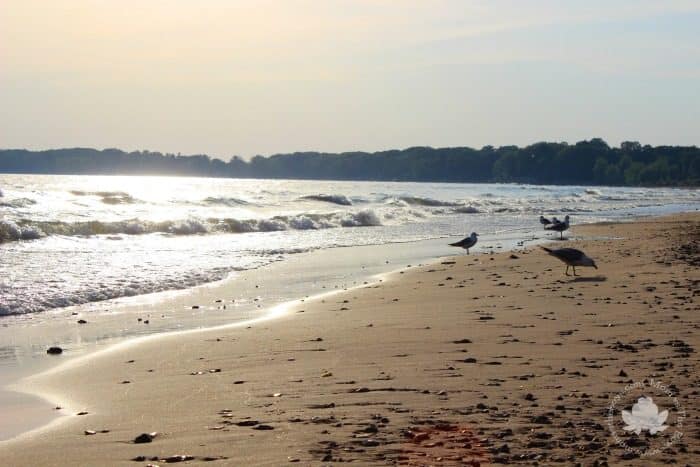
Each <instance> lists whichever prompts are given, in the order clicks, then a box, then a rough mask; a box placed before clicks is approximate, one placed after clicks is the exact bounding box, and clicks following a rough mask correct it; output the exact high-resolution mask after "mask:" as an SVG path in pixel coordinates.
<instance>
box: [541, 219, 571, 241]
mask: <svg viewBox="0 0 700 467" xmlns="http://www.w3.org/2000/svg"><path fill="white" fill-rule="evenodd" d="M554 219H555V221H556V222H554V223H553V224H552V225H549V226H545V230H554V231H555V232H559V238H562V239H563V238H564V231H565V230H569V216H566V217H565V218H564V222H559V221H557V218H556V217H555V218H554Z"/></svg>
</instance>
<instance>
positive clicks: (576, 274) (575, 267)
mask: <svg viewBox="0 0 700 467" xmlns="http://www.w3.org/2000/svg"><path fill="white" fill-rule="evenodd" d="M571 267H572V268H574V276H577V275H578V274H576V266H571Z"/></svg>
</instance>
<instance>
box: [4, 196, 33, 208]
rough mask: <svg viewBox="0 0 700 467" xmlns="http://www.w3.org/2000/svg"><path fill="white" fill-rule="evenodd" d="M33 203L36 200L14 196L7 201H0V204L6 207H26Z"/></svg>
mask: <svg viewBox="0 0 700 467" xmlns="http://www.w3.org/2000/svg"><path fill="white" fill-rule="evenodd" d="M33 204H36V201H34V200H33V199H31V198H15V199H11V200H7V201H0V206H2V207H6V208H26V207H27V206H31V205H33Z"/></svg>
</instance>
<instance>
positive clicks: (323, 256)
mask: <svg viewBox="0 0 700 467" xmlns="http://www.w3.org/2000/svg"><path fill="white" fill-rule="evenodd" d="M443 243H444V240H443V239H442V238H438V239H431V240H421V241H418V242H402V243H393V244H390V245H365V246H353V247H339V248H334V249H321V250H316V251H312V252H307V253H302V254H301V255H293V256H291V257H290V258H287V259H285V261H282V262H273V263H271V264H268V265H265V266H263V267H262V268H256V269H251V270H247V271H243V272H241V273H240V274H238V275H236V276H234V277H232V278H229V279H228V280H223V281H218V282H216V283H210V284H202V285H200V286H197V287H194V288H192V289H185V290H177V291H168V292H161V293H158V294H151V295H145V296H136V297H130V298H128V299H126V300H116V301H115V300H111V301H108V302H107V303H106V304H105V303H104V302H97V303H94V304H86V305H79V306H73V307H68V308H65V309H62V310H57V311H54V312H53V315H51V316H50V317H46V316H39V317H35V316H24V315H20V316H16V317H15V316H13V317H8V318H9V319H17V318H19V320H17V321H15V324H21V325H22V327H23V328H26V327H30V328H32V327H33V328H34V329H39V331H38V333H34V334H32V335H29V336H28V337H27V339H29V341H28V344H27V345H31V346H32V348H33V347H34V342H35V341H37V340H39V339H41V340H45V339H46V337H44V336H48V340H47V341H46V343H47V345H50V344H56V345H61V346H62V347H63V348H64V349H66V346H68V353H64V354H63V355H62V356H61V357H59V358H66V356H68V358H69V360H68V361H66V362H59V363H58V365H53V363H54V361H55V359H56V357H49V358H48V359H47V358H46V355H45V352H44V349H43V348H40V349H39V350H38V351H35V354H34V355H28V357H29V358H26V359H25V360H27V361H28V362H29V363H27V364H26V365H25V367H24V368H23V370H22V372H21V373H18V374H17V375H18V376H16V377H15V378H14V379H13V373H10V374H9V375H8V374H7V369H5V370H4V374H5V377H6V378H7V377H8V376H9V377H10V380H9V381H7V380H6V382H5V384H4V385H3V387H2V388H0V401H5V400H6V399H9V401H11V403H12V404H14V401H15V399H16V397H17V396H23V395H26V397H25V403H29V402H30V401H32V400H33V401H34V402H39V403H40V404H35V407H33V409H34V410H33V411H32V413H41V411H40V409H42V410H44V411H53V408H54V407H56V406H61V407H64V408H66V407H68V404H67V403H66V401H65V400H63V398H62V397H54V396H53V395H45V394H37V393H34V392H32V391H25V390H22V389H20V386H21V382H22V381H24V380H31V379H32V378H34V377H38V376H40V375H44V374H47V375H48V374H51V373H55V372H58V371H60V370H61V369H64V368H67V367H70V365H71V364H72V362H77V363H79V362H81V361H84V360H86V359H89V358H90V357H92V356H98V355H100V354H101V353H103V352H111V351H113V350H115V349H119V348H123V347H125V346H129V345H132V344H134V345H135V344H138V343H139V342H145V341H148V340H150V339H154V338H158V337H163V336H168V335H171V334H172V335H177V334H187V333H188V332H199V331H207V330H215V329H226V328H229V327H233V328H235V327H238V326H244V325H247V324H255V323H256V322H259V321H265V320H268V319H271V318H274V316H271V315H274V314H275V311H274V310H275V309H277V308H280V307H284V306H289V305H290V304H291V303H294V302H297V301H298V300H302V301H304V300H308V299H309V298H310V297H315V296H323V295H325V294H331V293H337V292H339V291H342V290H343V288H345V289H352V288H355V287H358V286H361V285H363V283H364V284H366V283H367V281H371V280H377V279H376V278H377V277H383V276H385V275H386V274H388V273H390V272H392V271H398V270H400V269H402V268H404V267H405V266H406V263H405V262H406V258H405V257H404V256H406V254H405V253H404V250H405V249H406V248H407V246H408V245H411V246H415V245H423V246H422V247H421V248H422V250H424V252H422V253H418V254H416V253H412V254H411V255H412V256H413V258H412V259H417V260H419V261H423V262H426V260H428V261H436V260H437V259H436V256H435V251H436V245H437V246H438V248H437V250H439V249H440V248H441V247H442V246H444V245H443ZM384 247H386V249H388V250H389V251H382V252H381V253H380V254H382V255H383V258H382V259H381V260H380V259H377V258H375V259H372V257H374V256H376V255H377V253H378V250H379V249H382V250H385V248H384ZM421 248H419V250H421ZM442 249H443V250H445V248H442ZM353 252H354V253H355V254H352V253H353ZM331 255H332V256H333V257H335V258H334V260H335V262H334V263H332V264H335V265H336V267H338V270H337V271H340V272H337V271H336V276H337V277H329V278H328V279H327V280H325V281H316V280H315V279H314V278H313V277H312V278H311V279H309V278H308V276H309V274H308V273H305V272H304V271H303V270H300V269H299V266H297V265H295V263H307V262H309V261H310V263H311V264H321V265H325V268H326V269H329V268H330V266H329V265H328V264H327V261H328V259H327V257H328V256H331ZM351 256H352V258H351V259H346V258H347V257H351ZM384 258H386V259H384ZM397 262H398V267H397ZM345 263H347V264H345ZM301 267H302V268H304V266H301ZM280 269H281V270H282V272H281V273H282V274H289V273H290V271H291V273H292V274H299V278H297V282H298V281H302V280H304V279H309V281H313V284H312V285H311V287H310V288H309V287H305V288H303V290H302V289H299V290H297V289H293V291H292V292H290V293H291V295H290V293H286V295H285V293H284V292H282V293H280V292H278V293H276V294H274V295H273V296H270V295H264V296H259V295H258V296H257V297H256V298H255V299H254V300H253V298H252V297H254V296H255V294H258V293H260V292H259V291H260V290H261V289H267V288H269V287H267V286H266V277H269V276H270V274H271V273H272V272H276V273H277V274H279V273H280ZM350 269H353V270H354V269H357V270H358V271H361V272H359V273H358V272H353V273H352V274H348V273H347V271H349V270H350ZM285 271H286V272H285ZM313 274H315V273H312V275H313ZM273 276H274V274H273ZM268 282H269V281H268ZM253 284H256V285H255V286H253ZM258 287H260V289H259V288H258ZM230 294H233V295H235V296H236V303H234V304H233V305H232V304H229V309H231V308H232V306H233V307H234V308H233V311H232V312H231V313H234V314H233V315H232V314H230V313H225V314H222V315H218V316H212V315H211V314H210V313H211V312H212V311H213V309H217V310H218V309H219V308H221V306H219V305H220V304H218V303H216V302H218V301H220V300H217V299H216V298H217V297H220V296H222V295H224V296H225V295H229V296H230ZM309 294H312V295H309ZM292 295H293V296H294V297H295V298H290V297H291V296H292ZM285 296H286V297H287V298H285ZM238 297H244V298H243V299H242V300H239V299H238ZM298 297H302V298H301V299H300V298H298ZM258 300H260V302H258ZM264 302H272V304H271V305H268V306H264V308H261V306H263V305H259V304H257V303H264ZM194 303H198V304H200V305H197V308H201V310H203V311H202V318H203V319H204V321H203V322H200V318H199V317H198V316H195V317H194V318H193V317H188V313H189V310H190V309H191V308H192V306H191V305H192V304H194ZM207 303H208V304H209V305H206V304H207ZM202 304H204V305H202ZM239 307H242V308H240V309H239ZM103 308H109V309H114V310H116V311H114V312H110V313H108V314H106V315H100V314H99V312H98V311H97V310H98V309H103ZM223 308H226V306H223ZM173 309H176V310H177V309H180V310H181V311H180V312H179V314H178V313H176V312H174V311H173ZM93 310H94V311H93ZM258 310H260V311H258ZM197 311H200V310H197ZM94 313H98V315H94ZM163 313H166V314H167V316H168V317H169V318H170V321H174V322H175V324H177V326H183V325H184V326H185V328H184V329H178V328H177V327H173V326H172V325H168V324H167V321H163V320H162V319H161V320H159V318H158V316H161V318H162V317H164V316H166V315H164V314H163ZM171 315H172V316H171ZM78 318H85V319H87V320H88V321H89V324H88V325H85V326H78V329H77V331H79V332H85V331H88V332H90V331H92V332H93V333H95V334H96V335H97V336H100V335H102V334H107V335H109V334H112V333H114V331H113V330H114V329H118V327H123V326H124V324H122V323H124V322H125V320H126V322H133V323H134V324H135V323H136V319H137V318H138V321H139V322H140V321H141V320H142V319H148V318H150V321H151V323H150V325H149V327H148V328H143V326H141V329H139V328H138V326H137V327H136V328H134V329H136V332H137V333H135V334H125V335H123V336H121V337H116V338H109V339H108V340H106V341H105V342H101V341H99V340H95V341H94V342H93V341H91V338H90V336H89V335H83V336H81V340H82V341H83V342H82V345H81V346H79V347H75V345H74V344H72V343H71V341H70V340H69V341H66V339H67V338H69V337H70V336H71V334H72V333H74V332H76V331H75V320H76V319H78ZM35 320H40V322H39V323H38V324H39V325H38V327H37V325H36V324H34V323H33V322H34V321H35ZM159 322H162V323H165V326H166V327H164V328H153V326H158V325H159ZM246 323H247V324H246ZM44 325H51V326H52V327H51V329H49V330H46V329H44V328H43V326H44ZM88 326H89V327H88ZM10 330H12V329H11V327H8V328H5V329H4V332H9V331H10ZM2 332H3V329H0V333H2ZM138 332H147V333H146V334H139V333H138ZM57 335H63V337H62V338H58V337H57ZM13 339H14V337H13V338H10V342H12V341H13ZM114 340H116V342H113V341H114ZM74 347H75V348H74ZM75 353H77V354H78V355H77V356H72V357H71V356H70V355H74V354H75ZM32 361H36V362H37V363H32ZM3 363H5V362H3ZM5 364H6V365H7V363H5ZM39 405H40V406H39ZM63 418H64V416H63V415H60V414H59V415H57V414H56V413H54V412H50V413H49V414H48V415H45V416H43V417H41V420H43V422H41V421H40V420H39V419H37V420H36V421H35V423H30V424H29V425H28V426H31V429H29V430H21V431H18V430H15V431H12V430H11V429H10V428H8V427H4V426H2V425H1V424H0V432H2V431H3V429H5V430H6V432H7V433H12V436H6V437H4V438H0V443H1V442H3V441H10V440H12V439H13V438H15V437H17V436H22V435H23V434H25V433H27V432H34V431H37V430H38V431H40V430H41V429H42V428H43V427H44V426H45V425H47V424H52V425H53V424H55V423H57V422H58V421H60V420H61V419H63ZM6 420H7V419H6ZM0 422H1V421H0Z"/></svg>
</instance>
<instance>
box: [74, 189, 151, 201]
mask: <svg viewBox="0 0 700 467" xmlns="http://www.w3.org/2000/svg"><path fill="white" fill-rule="evenodd" d="M70 193H71V194H72V195H75V196H98V197H100V198H102V202H103V203H105V204H133V203H136V202H138V200H137V199H135V198H134V197H133V196H131V195H130V194H129V193H125V192H123V191H82V190H71V191H70Z"/></svg>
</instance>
